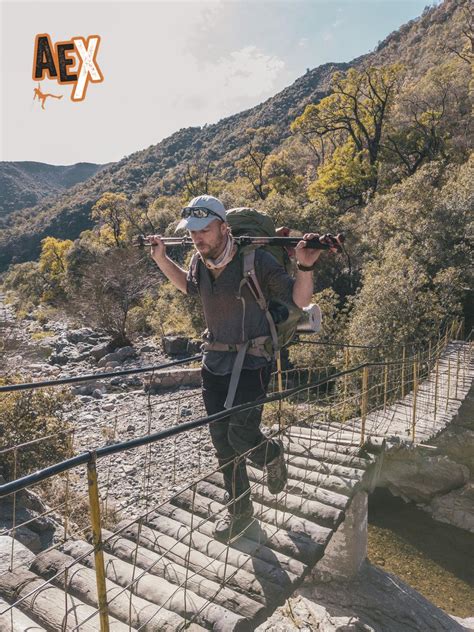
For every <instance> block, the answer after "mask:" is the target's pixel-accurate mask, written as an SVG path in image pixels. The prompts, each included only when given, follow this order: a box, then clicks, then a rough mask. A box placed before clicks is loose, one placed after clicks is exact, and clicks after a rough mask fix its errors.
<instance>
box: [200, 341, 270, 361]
mask: <svg viewBox="0 0 474 632" xmlns="http://www.w3.org/2000/svg"><path fill="white" fill-rule="evenodd" d="M269 340H271V336H259V337H258V338H252V339H251V340H249V341H248V342H237V343H235V344H231V343H226V342H217V341H207V340H206V341H204V343H203V344H202V345H201V349H202V350H203V351H229V352H234V353H238V352H239V351H240V349H241V348H242V347H245V348H246V349H247V354H248V355H253V356H258V357H263V358H265V360H268V361H269V362H270V360H271V359H272V355H271V354H270V353H268V351H267V349H266V347H265V344H266V343H268V341H269Z"/></svg>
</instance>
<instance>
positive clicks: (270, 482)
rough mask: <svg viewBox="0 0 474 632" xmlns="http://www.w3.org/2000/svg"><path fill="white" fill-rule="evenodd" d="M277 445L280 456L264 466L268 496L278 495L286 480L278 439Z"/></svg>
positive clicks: (285, 470) (283, 458)
mask: <svg viewBox="0 0 474 632" xmlns="http://www.w3.org/2000/svg"><path fill="white" fill-rule="evenodd" d="M278 444H279V445H280V454H279V455H278V456H276V457H275V458H274V459H273V460H272V461H270V462H269V463H267V465H266V469H267V487H268V491H269V492H270V494H279V493H280V492H281V491H282V490H283V489H284V487H285V485H286V481H287V479H288V472H287V469H286V463H285V452H284V450H283V443H282V442H281V441H280V440H279V439H278Z"/></svg>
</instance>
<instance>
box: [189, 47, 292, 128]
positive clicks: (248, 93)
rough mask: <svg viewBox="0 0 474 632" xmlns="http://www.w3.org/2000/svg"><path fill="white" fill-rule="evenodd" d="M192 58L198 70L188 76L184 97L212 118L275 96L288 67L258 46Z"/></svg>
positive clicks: (207, 117)
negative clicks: (209, 59) (210, 58)
mask: <svg viewBox="0 0 474 632" xmlns="http://www.w3.org/2000/svg"><path fill="white" fill-rule="evenodd" d="M189 61H190V63H192V64H193V65H194V66H195V72H193V73H189V75H188V82H187V84H186V95H185V96H184V100H185V103H186V105H188V106H189V105H192V107H193V108H195V109H200V110H203V111H204V112H205V116H206V119H208V120H212V116H214V113H216V114H217V112H220V113H222V111H223V110H224V111H225V112H227V113H233V112H235V111H236V105H237V107H250V106H251V105H253V104H255V102H256V100H257V99H258V98H259V97H260V98H264V97H267V96H270V95H272V94H273V93H274V90H275V84H276V82H277V81H278V79H279V77H280V75H281V73H283V71H284V70H285V62H284V61H283V60H282V59H280V58H279V57H277V56H275V55H272V54H268V53H265V52H264V51H263V50H261V49H260V48H258V47H257V46H254V45H249V46H244V47H243V48H241V49H239V50H235V51H231V52H230V53H228V54H226V55H224V56H222V57H220V58H219V59H217V60H216V61H215V62H202V61H201V62H198V61H197V60H196V59H195V58H193V59H192V60H189ZM181 103H182V102H181Z"/></svg>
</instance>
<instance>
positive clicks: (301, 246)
mask: <svg viewBox="0 0 474 632" xmlns="http://www.w3.org/2000/svg"><path fill="white" fill-rule="evenodd" d="M312 239H319V241H320V242H321V243H322V244H328V245H331V246H332V247H331V248H330V251H331V252H337V248H335V247H334V245H333V242H332V240H331V238H330V237H328V236H326V235H322V236H320V235H319V233H306V234H305V235H303V239H302V240H301V241H299V242H298V243H297V244H296V248H295V254H296V260H297V261H298V263H301V265H302V266H306V267H308V268H309V267H311V266H312V265H314V264H315V263H316V261H317V260H318V259H319V257H320V256H321V254H322V252H323V251H322V250H317V249H313V248H306V242H307V241H311V240H312Z"/></svg>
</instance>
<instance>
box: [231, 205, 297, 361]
mask: <svg viewBox="0 0 474 632" xmlns="http://www.w3.org/2000/svg"><path fill="white" fill-rule="evenodd" d="M226 221H227V223H228V224H229V226H230V227H231V230H232V235H233V236H234V237H243V236H244V235H250V236H252V237H276V230H275V223H274V221H273V220H272V218H271V217H270V216H269V215H267V214H266V213H262V212H260V211H257V210H255V209H254V208H248V207H239V208H232V209H229V210H228V211H227V214H226ZM257 248H262V249H263V250H265V251H266V252H268V253H270V254H271V255H272V256H273V257H274V258H275V259H276V260H277V261H278V263H279V264H280V265H281V266H283V267H284V268H285V270H286V271H287V272H288V273H289V274H291V273H292V266H291V261H290V258H289V256H288V254H287V252H286V250H285V249H284V248H283V247H282V246H276V245H268V244H264V245H262V246H257V245H248V246H241V247H240V248H239V254H240V256H241V258H242V276H243V281H244V282H245V281H246V282H247V285H248V287H249V289H250V291H251V292H252V294H253V296H254V297H255V300H256V301H257V303H258V304H259V306H260V307H261V308H262V310H264V311H265V312H267V313H268V314H269V316H270V318H271V322H270V320H269V324H270V330H271V332H272V346H273V349H272V354H276V353H277V352H278V350H279V349H281V348H282V347H284V346H286V345H287V344H288V343H289V342H291V340H292V338H293V337H294V335H295V333H296V328H297V326H298V322H299V321H300V320H301V318H302V317H303V315H304V312H303V310H302V309H300V308H299V307H297V306H296V305H295V304H294V303H289V304H288V303H283V302H281V301H275V300H273V299H272V300H271V301H270V305H267V301H266V300H265V298H264V296H263V292H262V289H261V287H260V284H259V282H258V279H257V276H256V274H255V265H254V260H255V250H256V249H257ZM249 281H250V282H249ZM277 314H278V315H280V318H278V317H277ZM267 319H268V316H267ZM272 323H273V327H272ZM273 329H275V330H276V331H275V332H274V331H273Z"/></svg>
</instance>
